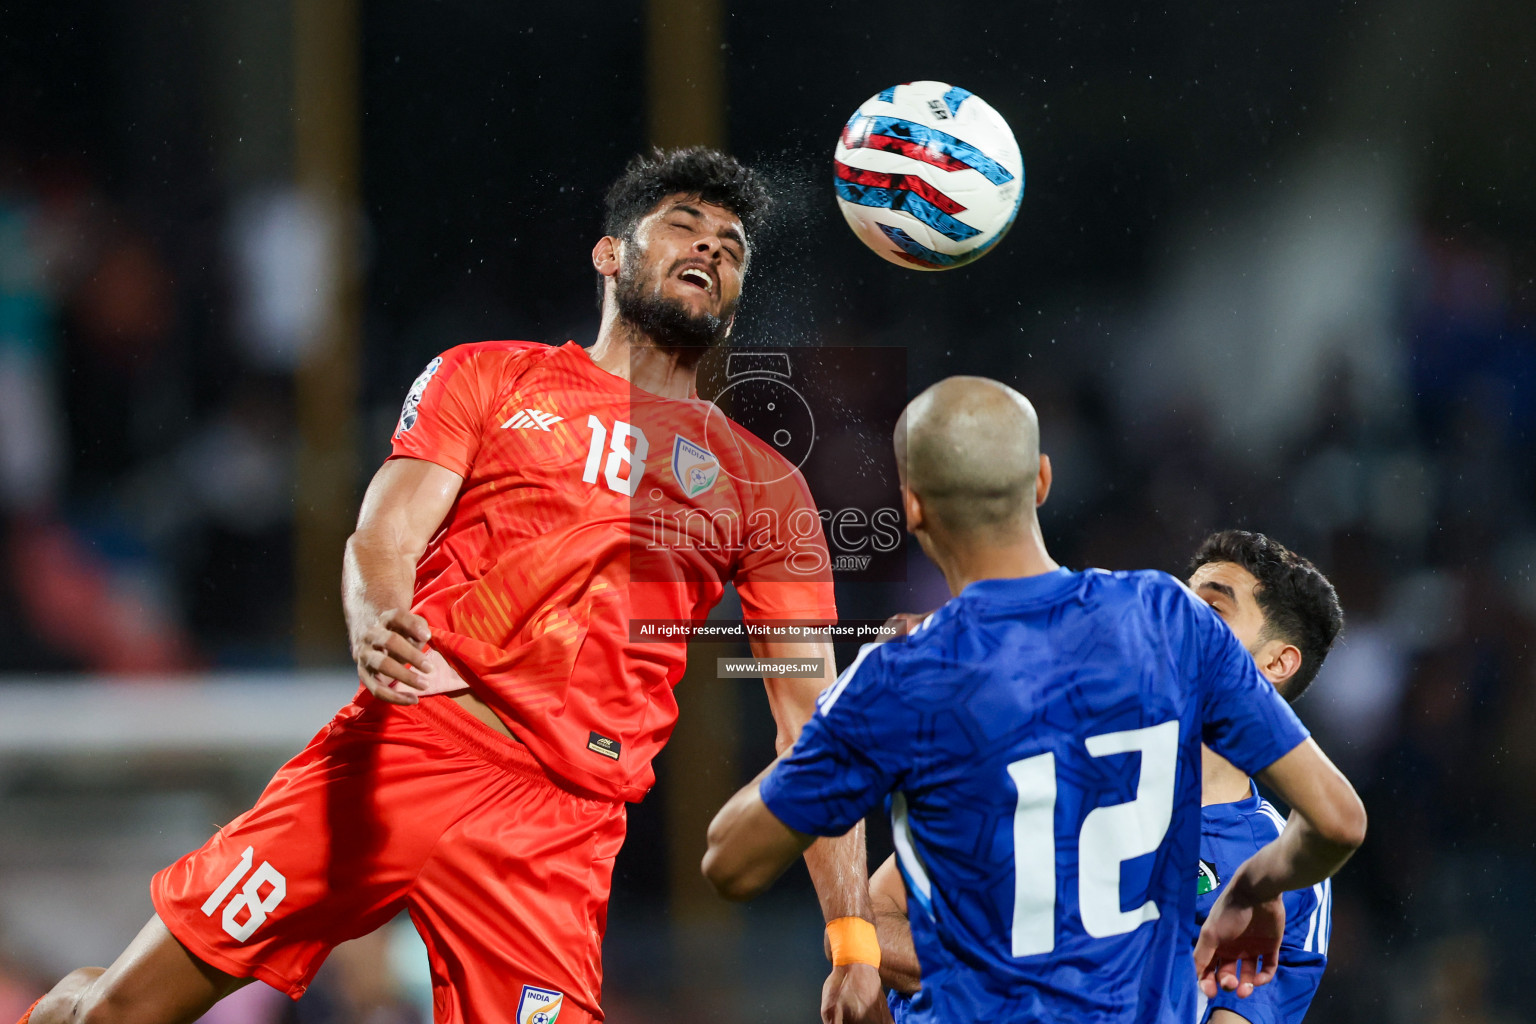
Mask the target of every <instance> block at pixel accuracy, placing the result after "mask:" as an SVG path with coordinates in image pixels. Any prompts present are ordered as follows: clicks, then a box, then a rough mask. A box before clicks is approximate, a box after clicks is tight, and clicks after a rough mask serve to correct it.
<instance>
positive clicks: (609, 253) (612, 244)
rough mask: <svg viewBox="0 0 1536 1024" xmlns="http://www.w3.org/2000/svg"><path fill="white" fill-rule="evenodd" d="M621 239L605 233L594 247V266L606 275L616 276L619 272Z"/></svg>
mask: <svg viewBox="0 0 1536 1024" xmlns="http://www.w3.org/2000/svg"><path fill="white" fill-rule="evenodd" d="M619 245H620V243H619V240H618V239H617V238H614V237H613V236H612V235H604V236H603V237H602V238H599V239H598V240H597V244H596V245H594V246H593V247H592V266H593V268H594V269H596V270H597V272H598V273H599V274H602V275H603V276H604V277H615V276H617V274H618V272H619Z"/></svg>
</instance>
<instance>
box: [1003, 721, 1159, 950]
mask: <svg viewBox="0 0 1536 1024" xmlns="http://www.w3.org/2000/svg"><path fill="white" fill-rule="evenodd" d="M1084 745H1085V746H1086V747H1087V748H1088V754H1089V756H1091V757H1105V756H1108V755H1110V754H1129V753H1133V752H1139V753H1140V754H1141V777H1140V780H1139V781H1138V782H1137V784H1136V799H1134V800H1131V801H1130V802H1128V803H1123V804H1111V805H1110V806H1107V807H1096V808H1094V809H1093V810H1092V811H1090V812H1088V816H1087V817H1086V818H1084V819H1083V827H1082V829H1081V830H1080V831H1079V832H1078V835H1077V904H1078V913H1079V915H1080V916H1081V917H1082V921H1083V930H1084V931H1086V932H1087V933H1088V934H1089V935H1090V936H1091V937H1093V938H1096V939H1102V938H1108V937H1109V936H1112V935H1124V934H1126V933H1127V932H1132V931H1135V930H1136V929H1137V928H1138V927H1140V926H1141V925H1143V924H1145V923H1146V922H1148V921H1155V920H1157V917H1158V910H1157V904H1156V903H1154V902H1153V901H1152V900H1147V901H1146V902H1145V903H1143V904H1142V905H1141V906H1140V907H1137V908H1135V909H1134V910H1122V909H1120V866H1121V864H1122V863H1123V862H1124V861H1128V860H1133V859H1134V858H1136V857H1141V856H1145V855H1146V854H1149V853H1152V852H1153V851H1155V850H1156V849H1157V848H1158V847H1159V846H1160V845H1162V842H1163V837H1164V836H1165V835H1167V833H1168V825H1169V823H1170V821H1172V818H1173V793H1174V776H1175V775H1176V773H1177V768H1178V756H1179V723H1178V721H1177V720H1174V721H1168V722H1164V723H1163V724H1161V725H1153V726H1148V727H1147V728H1144V729H1127V730H1125V731H1124V732H1109V733H1103V734H1101V735H1098V736H1090V737H1088V738H1087V739H1086V740H1085V741H1084ZM1008 777H1009V778H1010V779H1012V780H1013V787H1014V789H1015V791H1016V792H1017V794H1018V804H1017V807H1016V809H1015V810H1014V814H1013V866H1014V884H1013V932H1012V938H1013V955H1014V956H1016V957H1022V956H1037V955H1039V954H1041V953H1049V952H1051V950H1053V949H1055V948H1056V831H1055V830H1056V755H1055V754H1054V753H1050V752H1046V753H1044V754H1036V755H1034V756H1033V757H1026V758H1022V759H1021V760H1018V761H1014V762H1013V763H1011V764H1009V765H1008Z"/></svg>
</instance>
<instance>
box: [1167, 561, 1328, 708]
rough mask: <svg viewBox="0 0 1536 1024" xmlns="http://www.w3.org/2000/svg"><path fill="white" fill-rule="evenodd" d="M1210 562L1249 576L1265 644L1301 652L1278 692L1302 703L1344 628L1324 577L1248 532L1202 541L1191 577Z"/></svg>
mask: <svg viewBox="0 0 1536 1024" xmlns="http://www.w3.org/2000/svg"><path fill="white" fill-rule="evenodd" d="M1212 562H1231V563H1232V564H1233V565H1238V566H1241V567H1242V568H1244V569H1246V570H1248V571H1249V572H1250V573H1252V574H1253V578H1254V579H1255V580H1257V581H1258V584H1259V587H1258V590H1257V592H1256V593H1255V595H1254V596H1255V598H1256V599H1257V600H1258V602H1259V610H1260V611H1262V612H1263V613H1264V633H1263V634H1262V638H1263V639H1265V640H1269V639H1273V638H1275V637H1279V638H1280V639H1283V640H1285V641H1286V642H1287V643H1292V644H1295V645H1296V649H1297V650H1299V651H1301V667H1300V668H1299V669H1297V670H1296V674H1295V675H1293V676H1292V677H1291V678H1290V679H1288V680H1287V681H1286V683H1285V685H1284V686H1283V687H1282V688H1281V690H1280V694H1281V696H1283V697H1284V698H1285V699H1286V700H1289V701H1294V700H1295V699H1296V698H1298V697H1300V696H1301V695H1302V694H1303V693H1304V692H1306V689H1307V687H1308V686H1311V685H1312V680H1313V679H1315V678H1316V677H1317V670H1318V669H1320V668H1322V667H1323V659H1324V658H1326V657H1327V656H1328V650H1329V648H1331V647H1332V646H1333V641H1334V640H1335V639H1337V637H1338V635H1339V632H1340V630H1342V629H1343V628H1344V609H1343V608H1341V607H1340V606H1339V595H1338V594H1337V593H1335V592H1334V589H1333V584H1332V583H1330V582H1328V577H1326V576H1324V575H1323V574H1322V573H1321V572H1319V571H1318V570H1317V567H1316V566H1314V565H1313V564H1312V563H1311V562H1309V561H1307V560H1306V559H1305V558H1303V557H1301V556H1300V555H1298V554H1296V552H1294V551H1292V550H1290V549H1289V548H1287V547H1286V546H1285V545H1284V544H1281V543H1280V542H1279V541H1276V540H1271V539H1270V538H1268V537H1266V536H1264V534H1262V533H1250V532H1249V531H1247V530H1222V531H1221V532H1219V533H1213V534H1211V535H1210V536H1209V537H1207V538H1205V541H1204V542H1203V543H1202V544H1201V545H1200V550H1199V551H1196V552H1195V558H1194V561H1193V562H1191V563H1190V566H1189V571H1190V572H1194V571H1195V570H1196V569H1198V568H1200V567H1201V566H1202V565H1209V564H1210V563H1212Z"/></svg>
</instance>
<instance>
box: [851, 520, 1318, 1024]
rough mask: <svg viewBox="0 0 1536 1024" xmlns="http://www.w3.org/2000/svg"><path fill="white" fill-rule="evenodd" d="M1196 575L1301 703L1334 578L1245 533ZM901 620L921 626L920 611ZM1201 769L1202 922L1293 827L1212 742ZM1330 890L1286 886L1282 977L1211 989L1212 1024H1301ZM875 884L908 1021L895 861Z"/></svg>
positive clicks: (1214, 542)
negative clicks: (1254, 859) (1247, 987)
mask: <svg viewBox="0 0 1536 1024" xmlns="http://www.w3.org/2000/svg"><path fill="white" fill-rule="evenodd" d="M1190 571H1191V576H1190V580H1189V586H1190V588H1191V589H1192V590H1194V592H1195V593H1196V594H1197V595H1198V596H1199V597H1200V598H1201V599H1202V600H1204V601H1205V602H1206V603H1207V604H1209V605H1210V606H1211V608H1212V609H1214V610H1215V612H1216V614H1217V615H1219V616H1221V619H1222V621H1224V622H1225V623H1226V624H1227V625H1228V626H1229V627H1230V628H1231V630H1232V633H1233V635H1234V636H1236V637H1237V639H1238V642H1239V643H1241V644H1242V645H1243V647H1244V648H1245V649H1246V650H1247V651H1248V653H1249V654H1250V655H1252V656H1253V660H1254V664H1256V665H1257V666H1258V669H1259V672H1260V673H1261V674H1262V675H1263V676H1264V678H1265V679H1268V680H1269V681H1270V682H1271V683H1273V684H1274V686H1275V689H1277V690H1278V691H1279V692H1280V695H1281V696H1283V697H1284V698H1285V699H1286V700H1287V701H1291V702H1294V701H1295V700H1296V698H1297V697H1299V696H1301V694H1302V692H1303V691H1305V690H1306V689H1307V687H1308V686H1310V685H1311V683H1312V680H1313V679H1314V678H1315V677H1316V676H1317V671H1318V669H1319V668H1321V667H1322V664H1323V659H1324V658H1325V657H1327V654H1328V649H1329V648H1330V647H1331V646H1332V645H1333V641H1334V639H1335V638H1336V637H1337V636H1338V634H1339V630H1340V629H1341V628H1342V626H1343V623H1344V613H1343V610H1342V609H1341V608H1340V607H1339V599H1338V595H1337V594H1335V593H1334V589H1333V585H1332V584H1331V583H1329V582H1328V579H1327V577H1325V576H1324V575H1323V574H1322V573H1320V572H1318V570H1317V569H1316V568H1315V567H1314V566H1313V565H1312V563H1311V562H1309V561H1307V560H1306V559H1305V558H1302V557H1301V556H1299V555H1297V554H1295V553H1293V552H1291V551H1290V550H1288V549H1287V548H1286V547H1285V546H1283V545H1281V544H1279V543H1277V542H1276V541H1273V540H1271V539H1270V538H1268V537H1266V536H1264V535H1263V534H1260V533H1248V532H1246V531H1243V530H1225V531H1222V532H1220V533H1214V534H1212V535H1211V536H1209V537H1207V538H1206V539H1205V541H1204V542H1203V543H1202V544H1201V545H1200V548H1199V550H1198V551H1197V552H1196V553H1195V557H1194V560H1193V562H1192V564H1191V567H1190ZM902 618H903V619H905V620H906V621H907V622H908V623H913V622H916V621H918V620H920V619H921V618H922V616H902ZM1202 773H1203V778H1202V782H1201V800H1202V803H1203V804H1204V806H1203V807H1202V808H1201V813H1200V863H1199V871H1198V874H1197V875H1196V877H1195V921H1196V923H1197V924H1200V923H1204V921H1205V918H1206V915H1207V914H1208V913H1209V912H1210V909H1211V907H1212V906H1213V905H1214V904H1215V902H1216V899H1217V897H1218V896H1219V895H1220V894H1221V889H1222V886H1223V885H1224V884H1225V883H1226V880H1227V879H1228V878H1229V877H1231V875H1232V873H1233V872H1234V871H1236V870H1237V868H1238V867H1239V866H1240V865H1241V864H1242V863H1243V861H1245V860H1247V859H1248V858H1249V857H1251V856H1253V854H1254V853H1256V852H1257V851H1258V850H1259V849H1260V848H1261V847H1263V846H1264V845H1265V844H1266V843H1269V842H1272V841H1273V840H1274V839H1276V838H1277V837H1278V836H1279V835H1280V832H1281V830H1282V829H1283V827H1284V825H1285V820H1284V819H1283V818H1282V817H1281V816H1280V813H1279V812H1278V811H1276V810H1275V808H1274V806H1273V805H1272V804H1270V803H1269V801H1267V800H1265V799H1263V798H1262V797H1261V796H1259V794H1258V790H1257V789H1256V788H1255V787H1254V785H1253V780H1252V779H1250V778H1249V777H1248V776H1247V775H1245V774H1244V773H1243V772H1242V771H1241V770H1240V769H1238V768H1236V767H1235V766H1233V765H1232V763H1231V762H1229V761H1228V760H1226V759H1225V758H1223V757H1222V756H1221V755H1219V754H1217V753H1216V752H1214V751H1212V750H1211V749H1210V748H1209V747H1207V748H1206V749H1205V750H1204V752H1203V758H1202ZM1331 886H1332V881H1331V880H1329V879H1325V880H1324V881H1322V882H1319V883H1318V884H1316V885H1314V886H1313V887H1312V888H1310V889H1297V890H1295V891H1293V892H1288V893H1286V894H1285V896H1284V902H1285V937H1284V939H1283V940H1282V941H1281V944H1280V969H1279V970H1278V971H1277V972H1276V973H1275V979H1274V981H1272V982H1270V983H1269V984H1268V985H1265V986H1263V987H1261V988H1258V989H1255V990H1254V993H1253V995H1251V996H1249V997H1248V998H1247V999H1239V998H1238V997H1237V995H1236V994H1235V993H1232V992H1219V993H1217V995H1216V997H1215V998H1214V999H1209V1000H1207V999H1205V997H1204V996H1203V995H1202V996H1201V997H1200V1000H1199V1017H1198V1020H1199V1021H1201V1022H1202V1024H1240V1022H1243V1021H1246V1022H1248V1024H1300V1022H1301V1020H1302V1018H1303V1017H1305V1016H1306V1012H1307V1008H1308V1007H1309V1006H1310V1005H1311V1003H1312V997H1313V996H1315V995H1316V994H1317V986H1318V983H1319V982H1320V981H1321V980H1322V977H1323V968H1324V967H1325V966H1326V965H1327V962H1328V931H1329V920H1330V918H1329V913H1330V910H1331V908H1332V894H1331ZM869 889H870V899H871V903H872V905H873V909H874V911H875V924H876V928H877V929H878V931H879V936H880V953H881V964H880V974H881V977H882V979H883V980H884V982H885V984H886V985H887V986H888V987H889V988H890V990H891V994H890V1006H891V1015H892V1016H893V1017H894V1018H895V1019H896V1022H897V1024H904V1022H905V1021H907V1020H908V1019H909V1014H908V1012H907V1007H908V1003H909V999H910V996H911V995H912V993H914V992H916V991H917V989H918V987H919V985H920V984H921V973H922V972H921V967H920V965H919V963H918V959H917V954H916V951H915V950H914V948H913V945H912V932H911V927H910V925H909V924H908V921H907V914H908V902H907V891H906V886H905V884H904V882H903V881H902V877H901V873H900V869H899V868H898V867H897V864H896V858H895V857H891V858H889V859H888V860H887V861H886V862H885V863H884V864H882V865H881V866H880V868H879V870H877V871H876V872H875V873H874V876H873V877H871V878H870V880H869Z"/></svg>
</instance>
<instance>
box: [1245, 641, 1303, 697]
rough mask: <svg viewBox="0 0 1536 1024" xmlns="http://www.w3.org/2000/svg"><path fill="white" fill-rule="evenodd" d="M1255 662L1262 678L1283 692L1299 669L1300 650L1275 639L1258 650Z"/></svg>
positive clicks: (1293, 645)
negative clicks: (1262, 675)
mask: <svg viewBox="0 0 1536 1024" xmlns="http://www.w3.org/2000/svg"><path fill="white" fill-rule="evenodd" d="M1255 660H1256V661H1257V662H1258V666H1259V671H1260V672H1262V673H1263V674H1264V678H1265V679H1268V680H1269V681H1270V682H1272V683H1274V684H1275V686H1276V687H1278V688H1279V689H1281V690H1284V689H1285V684H1286V683H1288V682H1290V679H1291V677H1292V676H1294V675H1295V674H1296V673H1297V672H1298V671H1300V669H1301V650H1300V648H1298V647H1297V646H1296V645H1295V644H1288V643H1286V642H1285V641H1284V640H1281V639H1279V638H1278V637H1277V638H1276V639H1274V640H1270V641H1269V642H1268V643H1266V644H1265V645H1264V646H1263V647H1261V648H1259V654H1258V657H1257V658H1256V659H1255Z"/></svg>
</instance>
